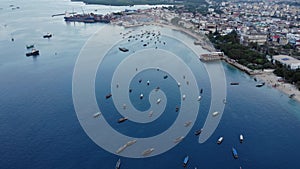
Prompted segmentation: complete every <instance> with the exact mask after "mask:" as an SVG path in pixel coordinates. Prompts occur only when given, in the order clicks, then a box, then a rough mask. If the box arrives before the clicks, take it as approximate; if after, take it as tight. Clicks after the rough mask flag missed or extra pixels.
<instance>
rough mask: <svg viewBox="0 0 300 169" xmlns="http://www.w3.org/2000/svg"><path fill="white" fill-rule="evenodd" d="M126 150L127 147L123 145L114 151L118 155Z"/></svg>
mask: <svg viewBox="0 0 300 169" xmlns="http://www.w3.org/2000/svg"><path fill="white" fill-rule="evenodd" d="M126 148H127V145H126V144H124V145H123V146H121V147H120V148H119V149H118V150H117V151H116V153H117V154H119V153H121V152H122V151H124V150H125V149H126Z"/></svg>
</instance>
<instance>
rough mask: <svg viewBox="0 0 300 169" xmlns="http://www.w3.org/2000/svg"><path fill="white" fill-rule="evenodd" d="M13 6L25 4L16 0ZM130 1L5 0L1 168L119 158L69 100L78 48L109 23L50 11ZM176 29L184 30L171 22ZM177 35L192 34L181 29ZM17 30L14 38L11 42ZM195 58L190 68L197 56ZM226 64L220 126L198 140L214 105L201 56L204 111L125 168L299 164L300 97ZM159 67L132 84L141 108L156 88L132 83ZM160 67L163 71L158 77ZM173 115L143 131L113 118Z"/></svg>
mask: <svg viewBox="0 0 300 169" xmlns="http://www.w3.org/2000/svg"><path fill="white" fill-rule="evenodd" d="M10 5H14V6H11V7H10ZM17 6H18V7H20V9H12V8H15V7H17ZM147 7H148V6H140V7H134V8H147ZM126 8H129V7H113V6H100V5H88V6H86V5H84V4H83V3H78V2H77V3H74V2H69V1H67V0H51V1H50V0H28V1H20V0H9V1H8V0H3V1H1V4H0V18H1V23H0V168H1V169H2V168H3V169H20V168H22V169H27V168H28V169H48V168H49V169H50V168H51V169H53V168H60V169H69V168H70V169H71V168H72V169H89V168H90V169H96V168H98V169H109V168H114V167H115V163H116V161H117V160H118V158H119V157H118V156H116V155H114V154H111V153H108V152H106V151H105V150H103V149H102V148H100V147H98V146H97V145H96V144H95V143H94V142H93V141H92V140H91V139H90V138H89V137H88V136H87V135H86V134H85V132H84V131H83V129H82V128H81V126H80V124H79V121H78V119H77V117H76V113H75V110H74V107H73V101H72V74H73V69H74V66H75V62H76V59H77V56H78V54H79V52H80V49H81V48H82V46H83V45H84V44H85V42H86V41H87V40H88V38H89V37H90V36H92V35H93V33H94V32H96V31H97V30H98V29H99V28H101V27H103V26H104V25H103V24H80V23H70V24H67V23H65V22H64V20H63V17H62V16H57V17H51V15H53V14H57V13H64V12H65V11H69V12H72V11H73V10H74V11H77V12H81V11H82V10H84V11H87V12H92V11H95V9H97V13H102V14H106V13H108V12H113V11H120V10H124V9H126ZM47 32H51V33H52V34H53V37H52V38H51V39H43V38H42V36H43V35H44V34H45V33H47ZM170 33H171V34H174V35H176V34H180V33H179V32H174V31H171V30H170ZM180 36H181V37H185V38H189V37H186V36H184V35H182V34H180ZM12 38H14V41H11V39H12ZM166 41H167V42H168V43H170V44H169V45H171V46H172V44H176V43H175V41H172V39H166ZM28 44H34V45H35V47H36V48H38V49H39V50H40V56H37V57H26V56H25V53H26V52H28V51H27V49H26V47H25V46H26V45H28ZM120 61H121V58H120V57H116V58H115V59H112V60H109V59H107V60H106V62H104V63H105V64H104V66H102V67H101V69H99V75H97V79H96V85H99V86H101V88H100V89H96V91H95V92H96V94H97V97H99V98H103V97H104V96H105V95H106V94H107V92H108V91H109V90H108V86H109V81H105V80H104V81H102V80H103V79H101V77H105V79H108V80H109V79H110V78H111V74H110V73H112V71H113V70H114V69H115V66H117V64H118V63H119V62H120ZM110 63H111V65H110ZM170 64H171V63H170ZM189 66H190V67H191V69H192V70H193V69H194V68H195V66H197V65H193V64H191V65H189ZM223 67H224V70H225V74H226V78H227V85H228V87H227V104H226V106H225V111H224V114H223V117H222V120H221V122H220V124H219V126H218V128H217V130H216V131H215V133H214V134H213V135H212V136H211V138H210V139H209V140H208V141H207V142H205V143H204V144H199V143H198V140H197V137H195V136H194V133H193V132H194V131H195V130H197V129H199V128H201V127H202V126H203V123H204V121H205V118H206V115H207V113H208V109H209V106H210V94H211V91H210V84H209V81H208V79H207V78H208V76H207V73H206V72H205V69H204V67H203V64H202V63H200V64H199V69H198V70H199V72H198V74H199V75H196V77H198V76H199V78H198V79H197V81H200V83H201V84H202V86H201V87H202V88H203V89H204V93H203V100H201V105H200V109H199V112H201V114H200V115H199V116H198V119H197V122H196V124H195V125H194V126H193V128H192V130H191V132H190V133H189V134H188V135H187V136H186V138H185V139H184V140H183V142H181V143H180V144H178V145H177V146H176V147H174V148H173V149H171V150H170V151H168V152H166V153H163V154H161V155H158V156H155V157H151V158H144V159H130V158H122V166H121V168H122V169H123V168H124V169H142V168H143V169H154V168H174V169H175V168H183V167H182V161H183V158H184V157H185V156H186V155H189V157H190V161H189V164H188V166H187V168H195V167H196V166H197V167H198V168H206V169H218V168H228V169H229V168H231V169H234V168H237V169H238V168H239V167H240V166H242V167H243V169H248V168H249V169H250V168H252V169H254V168H255V169H266V168H276V169H287V168H289V169H296V168H299V166H300V162H299V157H300V144H299V143H300V135H299V134H298V133H299V130H300V104H299V103H297V102H295V101H294V100H291V99H289V98H288V97H287V96H286V95H284V94H282V93H280V92H279V91H277V90H274V89H273V88H271V87H268V86H263V87H261V88H257V87H255V84H256V82H254V80H253V79H252V78H251V77H249V76H248V75H246V74H245V73H243V72H240V71H239V70H237V69H235V68H233V67H231V66H229V65H227V64H223ZM102 69H103V70H102ZM105 71H107V72H105ZM154 72H156V70H146V71H143V72H141V73H140V74H138V75H137V76H136V77H135V78H134V79H133V81H132V83H131V86H132V88H134V89H137V92H136V91H135V90H133V92H132V97H131V101H132V102H133V105H134V106H135V107H136V108H137V109H139V110H141V111H143V110H147V107H149V103H148V102H141V101H140V100H139V99H137V97H138V96H139V93H140V92H145V94H146V95H147V94H149V91H150V89H147V88H145V89H144V88H143V87H140V86H139V84H137V83H135V82H137V81H138V79H140V78H143V77H147V78H148V79H151V81H154V82H155V80H156V78H157V76H156V75H157V74H156V75H154ZM196 74H197V73H196ZM200 74H201V75H200ZM163 75H165V73H164V72H162V73H161V74H159V75H158V76H161V77H162V76H163ZM156 82H157V83H159V81H156ZM156 82H155V83H156ZM230 82H239V83H240V85H238V86H230V85H229V83H230ZM167 83H169V84H170V85H166V86H164V85H162V86H161V88H162V89H163V90H165V94H166V95H167V96H168V95H169V96H168V97H170V98H172V99H171V100H170V104H175V105H176V104H180V96H179V98H178V95H179V92H178V90H177V88H176V85H177V84H176V82H175V81H174V79H172V78H171V77H170V78H168V79H167ZM152 89H153V88H152ZM152 89H151V90H152ZM168 101H169V100H168ZM111 102H112V101H111V100H108V101H107V102H99V105H100V107H101V111H103V112H104V115H107V113H108V111H112V112H115V111H116V110H115V108H114V107H113V104H112V103H111ZM166 110H170V111H171V110H172V111H174V107H172V106H169V107H168V105H167V107H166ZM105 113H106V114H105ZM108 117H109V115H108ZM118 117H119V116H118ZM111 118H112V117H111ZM174 119H175V117H174V116H169V117H167V116H162V118H161V119H159V120H158V121H156V122H155V126H156V130H149V129H148V130H146V129H145V131H146V132H144V130H143V128H140V129H139V130H136V132H134V130H135V128H134V124H131V123H128V127H127V128H125V129H124V128H123V129H122V128H120V129H118V126H116V125H115V123H113V122H111V125H112V126H113V127H115V129H116V130H120V132H122V133H125V134H129V135H133V136H136V137H148V136H152V135H156V134H158V133H160V132H162V131H163V130H165V129H167V128H168V126H170V125H172V121H173V120H174ZM114 120H116V119H114ZM124 124H125V123H124ZM114 125H115V126H114ZM241 133H243V135H244V138H245V141H244V143H243V144H240V143H239V140H238V137H239V134H241ZM220 136H224V138H225V139H224V142H223V143H222V144H221V145H217V144H216V140H217V139H218V138H219V137H220ZM157 144H159V143H157ZM232 147H236V148H237V150H238V153H239V159H237V160H236V159H234V158H233V157H232V154H231V148H232Z"/></svg>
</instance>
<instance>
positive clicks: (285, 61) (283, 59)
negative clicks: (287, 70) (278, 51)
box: [273, 55, 300, 65]
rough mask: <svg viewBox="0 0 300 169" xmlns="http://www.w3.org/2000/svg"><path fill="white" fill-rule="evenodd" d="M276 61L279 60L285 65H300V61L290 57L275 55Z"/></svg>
mask: <svg viewBox="0 0 300 169" xmlns="http://www.w3.org/2000/svg"><path fill="white" fill-rule="evenodd" d="M273 59H274V60H277V61H279V62H281V63H283V64H287V65H291V64H300V60H298V59H295V58H293V57H291V56H288V55H274V56H273Z"/></svg>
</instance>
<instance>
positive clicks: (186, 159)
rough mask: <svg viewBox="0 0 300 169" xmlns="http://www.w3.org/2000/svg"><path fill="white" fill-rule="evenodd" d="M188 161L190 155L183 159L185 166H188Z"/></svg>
mask: <svg viewBox="0 0 300 169" xmlns="http://www.w3.org/2000/svg"><path fill="white" fill-rule="evenodd" d="M188 162H189V156H186V157H184V159H183V167H186V166H187V163H188Z"/></svg>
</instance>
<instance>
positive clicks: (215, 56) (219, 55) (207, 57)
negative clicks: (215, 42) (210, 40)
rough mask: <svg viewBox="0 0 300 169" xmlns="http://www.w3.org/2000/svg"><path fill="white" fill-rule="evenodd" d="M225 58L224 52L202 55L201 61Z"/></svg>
mask: <svg viewBox="0 0 300 169" xmlns="http://www.w3.org/2000/svg"><path fill="white" fill-rule="evenodd" d="M223 58H224V53H223V52H210V53H205V54H201V55H200V56H199V59H200V60H201V61H204V62H209V61H215V60H221V59H223Z"/></svg>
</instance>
